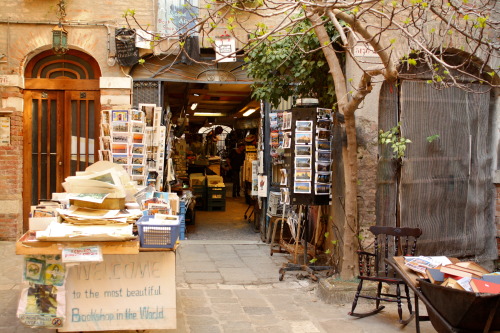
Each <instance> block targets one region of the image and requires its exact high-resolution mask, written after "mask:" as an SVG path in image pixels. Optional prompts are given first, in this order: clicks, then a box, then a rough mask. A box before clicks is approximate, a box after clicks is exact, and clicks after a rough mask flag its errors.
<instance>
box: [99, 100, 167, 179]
mask: <svg viewBox="0 0 500 333" xmlns="http://www.w3.org/2000/svg"><path fill="white" fill-rule="evenodd" d="M161 113H162V109H161V107H157V106H156V105H154V104H139V110H134V109H132V110H129V109H120V110H103V111H102V114H101V139H100V150H99V159H100V160H101V161H111V162H113V163H116V164H120V165H122V166H123V168H124V169H125V170H127V172H128V173H129V175H130V176H131V179H132V180H134V181H136V182H137V185H139V186H146V185H147V182H148V176H150V175H151V174H155V176H154V180H155V183H156V184H155V185H156V187H159V186H160V185H161V184H162V183H163V170H164V155H165V137H166V127H165V126H161Z"/></svg>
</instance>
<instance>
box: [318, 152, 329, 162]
mask: <svg viewBox="0 0 500 333" xmlns="http://www.w3.org/2000/svg"><path fill="white" fill-rule="evenodd" d="M331 160H332V153H330V152H329V151H326V150H318V151H316V161H318V162H330V161H331Z"/></svg>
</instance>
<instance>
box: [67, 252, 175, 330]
mask: <svg viewBox="0 0 500 333" xmlns="http://www.w3.org/2000/svg"><path fill="white" fill-rule="evenodd" d="M175 293H176V291H175V252H173V251H168V252H140V253H139V254H137V255H104V261H103V262H101V263H82V264H80V265H76V266H71V267H70V268H69V272H68V277H67V280H66V295H67V297H66V316H67V319H66V322H65V323H64V325H63V327H62V328H59V332H70V331H102V330H113V331H114V330H137V329H140V330H148V329H173V328H176V326H177V325H176V295H175Z"/></svg>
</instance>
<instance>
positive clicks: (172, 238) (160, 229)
mask: <svg viewBox="0 0 500 333" xmlns="http://www.w3.org/2000/svg"><path fill="white" fill-rule="evenodd" d="M152 218H154V216H153V215H145V216H142V217H141V218H140V219H139V220H138V221H137V223H136V225H137V231H138V232H139V239H140V243H141V247H144V248H167V249H168V248H173V247H174V245H175V242H177V239H178V238H179V231H180V224H177V225H164V224H151V223H148V224H144V222H148V221H149V220H150V219H152Z"/></svg>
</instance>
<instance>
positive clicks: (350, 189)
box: [340, 112, 358, 280]
mask: <svg viewBox="0 0 500 333" xmlns="http://www.w3.org/2000/svg"><path fill="white" fill-rule="evenodd" d="M344 117H345V130H346V135H347V152H346V156H345V158H344V160H343V163H344V182H345V221H344V235H343V248H342V264H341V268H340V277H341V278H342V279H344V280H350V279H352V278H354V277H355V276H356V274H357V253H356V251H357V250H358V241H357V239H356V237H357V234H358V156H357V138H356V117H355V116H354V112H352V113H351V112H348V113H346V114H345V115H344Z"/></svg>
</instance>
